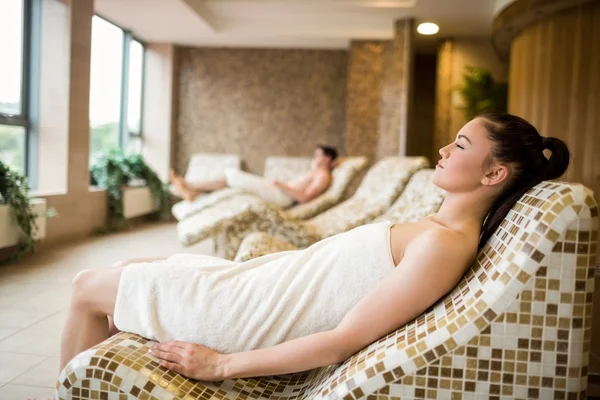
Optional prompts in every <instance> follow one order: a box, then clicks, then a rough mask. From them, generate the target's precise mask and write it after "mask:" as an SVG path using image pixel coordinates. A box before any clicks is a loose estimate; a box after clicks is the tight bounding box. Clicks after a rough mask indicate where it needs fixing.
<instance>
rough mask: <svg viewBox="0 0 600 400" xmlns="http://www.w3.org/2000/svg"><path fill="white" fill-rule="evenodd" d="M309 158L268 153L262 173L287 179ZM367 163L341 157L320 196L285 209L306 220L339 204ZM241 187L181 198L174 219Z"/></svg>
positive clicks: (237, 192) (301, 170) (307, 164)
mask: <svg viewBox="0 0 600 400" xmlns="http://www.w3.org/2000/svg"><path fill="white" fill-rule="evenodd" d="M310 162H311V159H310V158H303V157H281V156H271V157H267V159H266V160H265V171H264V176H265V178H267V179H269V180H273V179H277V180H280V181H282V182H286V181H290V180H292V179H294V178H295V177H297V176H299V175H300V174H302V173H305V172H306V171H308V169H309V168H310ZM366 165H367V159H366V158H365V157H340V159H339V162H338V166H337V167H336V168H335V169H334V170H333V173H332V176H333V182H332V184H331V185H330V186H329V188H328V189H327V190H326V191H325V193H323V194H322V195H321V196H319V197H317V198H315V199H313V200H312V201H310V202H307V203H305V204H300V205H296V206H293V207H291V208H290V209H288V210H287V212H288V213H289V214H290V215H291V216H293V217H294V218H300V219H306V218H310V217H312V216H314V215H317V214H318V213H320V212H323V211H325V210H327V209H329V208H331V207H333V206H334V205H336V204H337V203H339V202H340V201H341V200H342V198H343V196H344V194H345V192H346V189H347V188H348V186H349V184H350V182H351V181H352V180H353V179H354V177H356V175H357V174H358V173H359V172H360V171H361V170H363V169H364V168H365V167H366ZM244 193H245V192H244V191H243V190H240V189H232V188H227V189H221V190H217V191H215V192H212V193H209V194H206V195H204V196H199V197H198V198H197V199H195V200H194V201H192V202H189V201H181V202H179V203H177V204H175V205H174V206H173V208H172V213H173V216H175V218H176V219H177V220H182V219H185V218H188V217H190V216H192V215H194V214H196V213H198V212H200V211H202V210H204V209H206V208H208V207H211V206H213V205H215V204H218V203H220V202H221V201H223V200H225V199H229V198H231V197H234V196H238V195H241V194H244Z"/></svg>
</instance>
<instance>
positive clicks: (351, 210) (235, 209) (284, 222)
mask: <svg viewBox="0 0 600 400" xmlns="http://www.w3.org/2000/svg"><path fill="white" fill-rule="evenodd" d="M427 166H428V161H427V159H426V158H425V157H389V158H386V159H383V160H381V161H379V162H378V163H377V164H375V165H374V166H373V167H371V169H370V170H369V171H368V172H367V174H366V175H365V177H364V178H363V180H362V182H361V184H360V186H359V187H358V189H357V190H356V193H355V194H354V195H353V196H352V197H350V198H349V199H347V200H346V201H344V202H342V203H340V204H338V205H337V206H335V207H333V208H330V209H329V210H327V211H325V212H323V213H321V214H319V215H317V216H316V217H314V218H312V219H309V220H305V221H301V220H298V219H294V218H290V217H289V215H288V214H287V213H286V212H284V211H282V210H280V209H278V208H276V207H272V206H269V205H268V204H266V203H265V202H263V201H260V200H258V199H257V198H256V197H254V196H249V195H246V196H237V197H235V198H232V199H229V200H226V201H224V202H221V203H220V204H219V205H218V206H213V207H211V208H210V209H206V210H204V211H202V212H200V213H197V214H195V215H193V216H191V217H190V218H186V219H185V220H183V221H179V223H178V224H177V233H178V236H179V239H180V241H181V242H182V243H183V244H185V245H187V246H189V245H192V244H194V243H197V242H199V241H201V240H204V239H206V238H209V237H211V236H216V235H217V234H219V233H221V232H224V233H225V258H228V259H232V258H233V257H235V254H236V252H237V249H238V247H239V244H240V243H241V240H242V239H243V237H244V236H245V235H248V234H250V233H252V232H255V231H257V232H272V233H274V234H277V235H278V236H282V238H284V239H285V240H288V241H292V242H293V243H294V244H295V245H297V246H302V247H305V246H307V245H309V244H312V243H314V242H316V241H318V240H320V239H322V238H325V237H329V236H332V235H335V234H337V233H340V232H344V231H346V230H348V229H352V228H354V227H356V226H359V225H361V224H364V223H365V222H367V221H370V220H372V219H373V218H375V217H377V216H379V215H381V214H382V213H383V212H385V210H387V209H388V208H389V207H390V205H391V204H392V203H393V202H394V200H396V199H397V198H398V196H399V195H400V193H401V192H402V190H403V189H404V187H405V186H406V183H407V182H408V179H409V178H410V177H411V176H412V174H413V173H415V172H416V171H418V170H420V169H423V168H425V167H427ZM266 229H272V230H271V231H269V230H266Z"/></svg>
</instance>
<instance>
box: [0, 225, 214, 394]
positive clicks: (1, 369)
mask: <svg viewBox="0 0 600 400" xmlns="http://www.w3.org/2000/svg"><path fill="white" fill-rule="evenodd" d="M212 250H213V247H212V243H211V242H209V241H207V242H203V243H200V244H199V245H197V246H194V247H191V248H184V247H182V246H181V245H180V244H179V242H178V240H177V236H176V233H175V225H174V224H171V223H168V224H150V225H144V226H142V227H139V228H136V229H135V230H134V231H131V232H127V233H122V234H118V235H111V236H105V237H94V238H89V239H86V240H83V241H81V242H78V243H73V244H70V245H68V246H63V247H60V248H56V249H51V248H45V249H44V250H43V251H41V252H38V253H37V254H35V255H33V256H30V257H27V258H26V259H24V260H23V261H22V262H21V263H20V264H18V265H13V266H6V267H0V399H2V400H12V399H15V400H22V399H27V398H30V397H41V396H52V395H53V388H54V385H55V379H56V377H57V375H58V355H59V351H60V346H59V345H60V336H61V331H62V328H63V324H64V321H65V318H66V315H67V313H66V310H67V306H68V302H69V297H70V287H71V280H72V279H73V277H74V276H75V275H76V274H77V272H79V271H81V270H83V269H87V268H105V267H108V266H110V265H112V264H113V263H115V262H116V261H118V260H122V259H126V258H134V257H158V256H168V255H170V254H174V253H183V252H186V253H204V254H213V251H212Z"/></svg>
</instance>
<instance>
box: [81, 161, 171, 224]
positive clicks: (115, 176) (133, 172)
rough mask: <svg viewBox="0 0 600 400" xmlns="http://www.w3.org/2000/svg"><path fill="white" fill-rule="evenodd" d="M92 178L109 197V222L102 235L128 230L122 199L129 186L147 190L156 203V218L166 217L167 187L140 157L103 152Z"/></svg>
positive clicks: (92, 170) (94, 164)
mask: <svg viewBox="0 0 600 400" xmlns="http://www.w3.org/2000/svg"><path fill="white" fill-rule="evenodd" d="M91 175H92V178H93V179H94V181H95V182H96V184H97V185H98V186H99V187H101V188H103V189H105V190H106V195H107V198H108V213H107V221H106V226H105V227H104V229H103V230H102V232H103V233H105V232H115V231H119V230H122V229H124V228H126V227H127V221H126V218H125V214H124V205H123V200H124V197H125V192H126V191H127V190H128V188H130V187H138V188H139V187H144V188H147V190H148V191H149V192H150V195H151V197H152V198H153V199H154V201H155V202H156V203H157V207H156V208H157V209H158V213H155V215H156V216H157V217H160V216H161V215H164V214H165V212H166V211H167V209H168V197H167V191H166V190H165V187H164V184H163V182H162V181H161V180H160V178H159V177H158V175H156V173H155V172H154V171H153V170H152V169H151V168H150V167H149V166H148V165H147V164H146V162H145V161H144V159H143V157H142V156H141V155H137V154H134V155H125V154H124V153H123V152H122V151H120V150H111V151H109V152H105V153H102V154H100V155H98V156H97V157H96V158H95V160H94V162H93V164H92V166H91Z"/></svg>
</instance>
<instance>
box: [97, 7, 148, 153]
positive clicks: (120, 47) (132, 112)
mask: <svg viewBox="0 0 600 400" xmlns="http://www.w3.org/2000/svg"><path fill="white" fill-rule="evenodd" d="M90 74H91V75H90V134H91V137H90V156H91V157H90V161H91V162H93V160H94V156H95V155H96V154H98V153H100V152H106V151H110V150H114V149H120V148H124V149H128V150H129V151H138V148H139V147H141V135H142V91H143V75H144V46H143V44H142V43H141V42H139V41H138V40H136V39H134V38H133V36H132V35H131V33H130V32H127V31H124V30H123V29H121V28H119V27H118V26H116V25H114V24H112V23H110V22H108V21H106V20H105V19H102V18H101V17H98V16H94V18H93V20H92V55H91V72H90ZM140 150H141V149H140Z"/></svg>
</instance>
